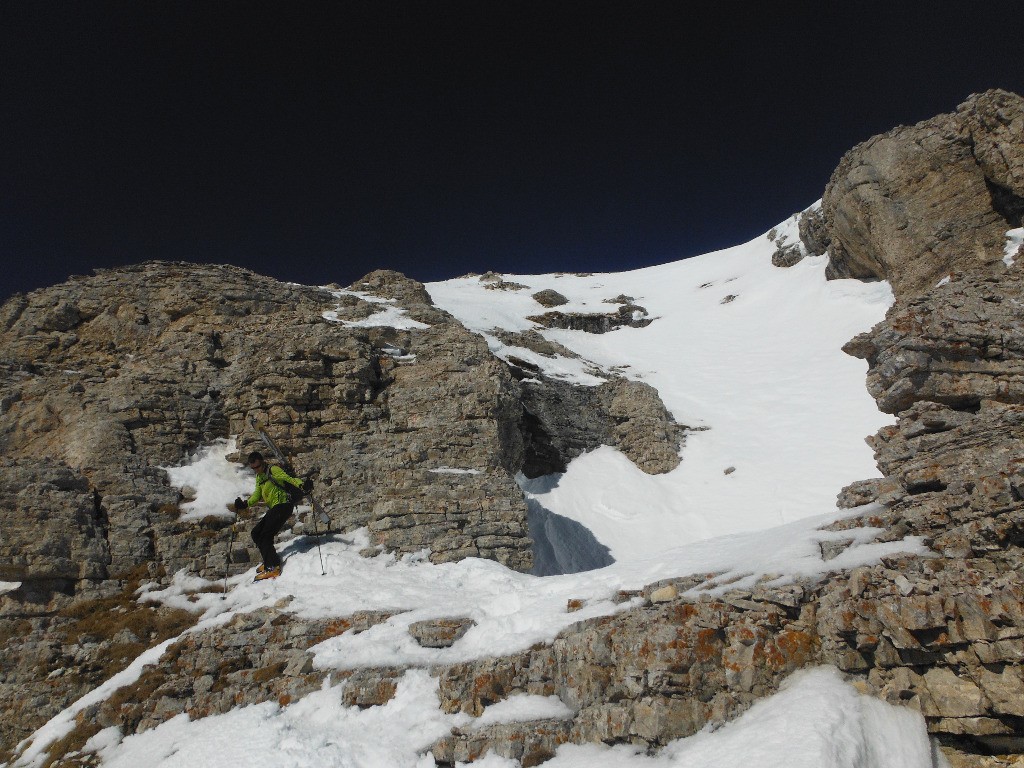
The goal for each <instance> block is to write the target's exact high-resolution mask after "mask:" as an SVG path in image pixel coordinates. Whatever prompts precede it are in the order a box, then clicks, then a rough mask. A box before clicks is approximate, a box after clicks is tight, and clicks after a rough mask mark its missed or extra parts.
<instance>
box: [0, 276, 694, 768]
mask: <svg viewBox="0 0 1024 768" xmlns="http://www.w3.org/2000/svg"><path fill="white" fill-rule="evenodd" d="M521 378H522V377H521V376H517V375H515V370H514V368H513V367H510V366H509V365H508V364H506V363H505V362H503V361H501V360H499V359H497V358H496V357H494V356H493V355H492V354H491V353H490V351H489V350H488V348H487V344H486V342H485V341H484V340H483V339H482V338H481V337H479V336H478V335H476V334H473V333H471V332H469V331H467V330H466V329H465V328H464V327H463V326H462V325H460V324H459V323H458V322H457V321H455V320H454V318H452V317H451V316H450V315H448V314H447V313H445V312H442V311H441V310H439V309H437V308H436V307H435V306H433V304H432V302H431V300H430V297H429V296H428V294H427V292H426V290H425V289H424V287H423V286H422V285H421V284H420V283H417V282H416V281H414V280H410V279H408V278H406V277H404V276H402V275H400V274H398V273H395V272H387V271H379V272H374V273H372V274H370V275H367V276H366V277H365V278H364V279H363V280H361V281H359V282H358V283H357V284H356V285H354V286H353V287H352V288H351V289H349V290H342V289H337V288H316V287H307V286H299V285H294V284H287V283H280V282H278V281H275V280H272V279H270V278H265V277H261V276H259V275H255V274H253V273H251V272H248V271H246V270H242V269H238V268H234V267H228V266H201V265H194V264H181V263H162V262H153V263H148V264H142V265H139V266H134V267H126V268H123V269H117V270H103V271H99V272H97V273H96V274H95V275H93V276H90V277H76V278H73V279H71V280H70V281H68V282H67V283H65V284H63V285H60V286H54V287H52V288H48V289H44V290H41V291H36V292H34V293H32V294H30V295H28V296H16V297H14V298H12V299H11V300H10V301H8V302H7V303H6V304H5V305H4V306H3V307H2V308H0V453H2V456H3V458H2V459H0V490H2V491H3V492H4V494H5V498H7V499H9V500H10V501H11V503H10V504H8V505H7V506H5V508H4V510H3V512H2V513H0V514H2V515H3V518H2V525H3V532H4V535H3V538H2V540H0V580H3V581H6V582H14V583H19V584H20V586H19V587H18V588H17V589H15V590H13V591H7V592H5V593H3V594H2V595H0V625H2V626H0V632H2V633H3V634H4V636H5V637H8V638H9V640H8V642H7V648H5V658H6V659H10V660H11V663H9V664H7V663H5V664H4V668H3V677H2V679H0V705H2V706H3V708H4V709H5V711H6V710H7V708H8V707H9V706H14V704H13V702H15V701H19V700H21V699H22V698H24V694H25V692H26V691H27V690H28V688H26V686H28V687H29V688H31V686H33V685H35V684H36V682H37V681H36V676H37V675H38V674H39V670H38V669H35V668H32V667H31V666H25V665H24V664H16V663H14V661H15V660H24V658H26V657H27V656H26V654H28V655H29V656H31V655H32V654H38V653H43V652H44V651H43V649H44V647H46V646H47V645H48V644H49V643H50V638H51V636H53V633H55V632H57V631H58V630H59V629H60V627H61V626H63V624H66V622H64V621H62V619H61V618H60V615H59V614H60V611H62V610H65V609H68V608H69V606H73V605H75V604H77V603H79V602H81V601H83V600H98V599H106V598H109V597H111V596H114V595H121V594H123V593H124V590H125V589H127V588H128V587H129V586H130V585H131V584H138V582H139V580H140V579H143V578H144V579H148V580H155V581H161V580H164V579H167V578H170V576H171V575H173V574H174V573H175V572H176V571H178V570H180V569H182V568H185V569H188V570H189V571H190V572H192V573H195V574H198V575H201V576H204V577H206V578H208V579H218V578H220V577H222V576H223V574H224V568H225V563H227V564H228V567H229V568H232V569H234V570H236V571H237V570H240V569H245V568H248V567H250V566H251V564H252V563H253V562H254V561H255V560H256V553H255V550H254V549H253V548H252V545H251V543H250V542H248V536H247V535H244V534H240V535H239V536H238V537H236V538H235V544H234V546H233V547H232V549H231V552H230V553H229V552H228V540H229V538H230V536H229V527H230V525H231V516H230V515H229V514H222V515H219V516H217V515H215V516H211V517H209V518H207V519H205V520H202V521H193V522H189V521H184V520H182V519H181V509H180V505H181V503H182V502H183V501H185V500H186V499H185V496H184V494H185V491H184V490H183V489H178V488H174V487H171V486H170V485H169V483H168V479H167V473H166V472H165V471H164V469H163V468H164V467H167V466H173V465H178V464H180V463H182V462H184V461H186V460H187V457H188V456H189V455H190V454H191V453H193V452H194V451H196V449H198V448H199V447H201V446H203V445H205V444H209V443H210V442H212V441H213V440H214V439H215V438H227V437H229V436H232V435H233V436H237V448H238V453H239V454H240V455H243V456H244V455H245V454H246V453H247V452H248V451H250V450H254V449H261V448H262V445H261V443H260V442H259V440H258V437H257V435H256V434H255V433H254V432H253V431H252V429H251V427H250V426H249V419H250V418H251V417H255V418H257V419H259V420H260V421H261V422H263V423H265V424H266V425H267V429H268V431H269V432H270V434H271V435H272V436H273V437H274V438H275V440H276V441H277V442H278V443H279V444H280V445H282V446H283V447H284V448H285V449H286V450H287V451H288V452H289V453H290V454H291V455H292V457H293V463H294V465H295V467H296V468H297V470H298V471H299V472H300V473H302V474H303V475H311V476H313V477H314V478H315V481H316V486H317V492H318V497H319V499H320V500H321V501H322V502H323V503H324V505H325V506H326V507H327V508H328V509H330V510H332V515H333V517H332V526H333V528H334V529H335V530H340V531H345V530H351V529H354V528H357V527H361V526H366V527H368V529H369V530H370V532H371V536H372V538H373V543H374V544H375V545H377V546H378V547H383V548H385V549H388V550H391V551H394V552H396V553H399V554H404V553H413V552H419V551H426V552H427V553H428V555H429V557H430V559H431V560H433V561H434V562H443V561H451V560H458V559H461V558H464V557H485V558H491V559H494V560H497V561H498V562H500V563H503V564H505V565H507V566H508V567H510V568H513V569H516V570H520V571H529V570H530V568H531V564H532V540H531V538H530V535H529V528H528V522H527V520H528V511H527V506H526V503H525V500H524V498H523V493H522V491H521V490H520V488H519V486H518V485H517V484H516V481H515V475H516V473H518V472H519V471H521V470H522V469H523V468H524V467H526V466H539V465H540V464H541V463H542V462H539V461H538V459H537V458H536V450H537V446H538V445H539V443H538V442H537V434H539V432H538V430H541V431H543V433H544V435H546V439H547V440H548V442H550V443H552V444H557V445H559V446H562V449H561V450H562V451H563V462H564V461H568V460H569V459H571V458H572V457H573V456H574V455H576V453H578V452H579V451H580V450H585V449H589V448H593V447H596V445H598V444H600V441H601V440H607V441H608V442H612V443H614V444H617V445H621V446H622V447H623V449H624V450H625V451H626V452H627V454H629V455H632V456H635V458H636V460H637V461H638V463H640V464H641V465H642V468H644V469H646V470H648V471H665V469H666V468H669V467H670V466H674V464H673V463H672V462H673V459H674V460H675V461H678V448H679V442H680V440H681V433H680V432H679V430H678V429H676V428H675V427H674V426H673V425H672V424H671V419H670V417H669V416H668V414H667V412H666V411H665V409H664V406H663V405H662V404H661V402H660V400H659V399H658V397H657V394H656V393H654V392H653V390H651V391H649V392H648V391H646V390H645V391H643V392H639V394H640V395H642V396H641V397H639V398H632V397H630V395H631V393H633V389H634V388H633V387H632V386H631V385H630V384H628V383H627V382H617V383H616V382H610V383H609V384H608V385H607V386H605V387H603V388H600V389H601V393H602V397H599V398H596V399H593V401H592V402H591V401H589V400H588V403H587V405H588V408H589V409H593V412H594V414H595V416H594V418H595V419H596V423H599V424H600V427H601V428H600V430H599V434H598V433H595V435H592V436H591V437H590V438H589V441H585V444H584V443H581V444H580V446H582V447H571V448H565V447H564V446H567V445H569V446H576V445H577V444H576V442H574V440H575V438H574V437H571V436H570V437H563V436H562V434H561V431H563V430H571V427H572V425H571V420H567V419H565V418H563V414H564V413H567V412H571V410H572V409H574V408H576V407H577V406H578V403H577V402H576V400H575V399H574V398H572V397H571V388H570V389H559V390H557V392H556V393H555V394H554V395H552V396H549V397H548V398H547V399H546V403H547V406H548V407H547V408H546V410H545V411H544V414H543V419H542V420H541V421H544V424H543V426H538V425H539V424H540V423H541V421H538V419H537V418H536V417H533V416H529V415H528V413H527V410H526V403H527V402H529V401H531V397H532V396H533V391H531V395H530V397H525V396H524V384H523V383H521V381H520V379H521ZM535 385H536V386H543V382H542V381H540V380H538V381H537V382H535ZM648 389H649V388H648ZM623 393H625V395H626V397H625V400H624V399H623V396H622V395H623ZM559 398H561V400H559ZM531 430H532V431H531ZM647 431H652V433H651V434H649V435H648V434H643V433H646V432H647ZM573 434H575V433H573ZM662 440H665V441H668V442H667V444H666V445H664V446H662V445H660V444H659V443H660V441H662ZM545 450H546V448H545ZM574 451H575V452H574ZM227 501H228V499H225V502H227ZM243 517H245V518H246V521H247V522H248V520H249V517H248V513H247V514H246V515H243ZM298 525H299V526H300V528H301V526H302V522H301V521H300V522H299V523H298ZM246 527H251V525H248V526H246ZM24 622H28V623H24ZM79 677H80V679H78V678H76V679H77V680H78V682H77V683H76V681H75V680H73V679H72V677H66V678H63V679H62V680H61V683H62V685H60V686H56V685H49V686H47V690H50V689H52V695H50V696H49V697H48V700H47V701H46V703H45V704H41V703H39V699H38V698H37V699H35V701H36V702H37V704H38V706H36V707H35V708H34V709H32V710H31V713H30V714H29V715H28V716H26V717H25V718H22V719H20V720H18V721H17V722H12V719H11V718H5V719H4V720H3V722H2V723H0V753H2V752H3V750H4V749H9V748H10V747H11V745H12V744H13V743H14V742H15V741H17V740H18V739H20V738H21V737H23V736H24V735H25V734H26V733H27V732H29V731H30V730H31V729H32V728H33V727H35V726H37V725H39V724H40V723H41V722H42V721H44V720H45V719H46V718H47V717H48V716H49V715H50V714H53V713H54V712H55V711H57V710H59V709H60V708H62V707H63V706H64V705H65V704H66V703H67V702H68V701H70V700H73V699H74V698H76V697H77V696H78V695H81V693H84V692H85V690H87V689H88V687H89V686H90V685H95V682H96V681H95V680H94V679H93V678H92V677H90V676H88V675H85V676H79ZM19 711H20V710H19Z"/></svg>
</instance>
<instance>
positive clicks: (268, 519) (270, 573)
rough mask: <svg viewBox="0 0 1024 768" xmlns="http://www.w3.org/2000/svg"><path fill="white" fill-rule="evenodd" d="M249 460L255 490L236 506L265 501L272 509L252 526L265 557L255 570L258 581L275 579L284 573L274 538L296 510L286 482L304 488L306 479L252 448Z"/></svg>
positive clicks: (235, 504)
mask: <svg viewBox="0 0 1024 768" xmlns="http://www.w3.org/2000/svg"><path fill="white" fill-rule="evenodd" d="M247 463H248V464H249V467H250V468H251V469H252V471H253V472H255V473H256V490H255V491H254V492H253V494H252V496H250V497H249V499H248V501H247V500H245V499H242V498H240V497H239V498H236V499H235V503H234V507H235V511H236V512H240V511H242V510H243V509H247V508H248V507H251V506H255V505H257V504H266V505H267V506H268V507H269V509H268V510H267V513H266V514H265V515H263V517H262V518H261V519H260V521H259V522H258V523H256V525H255V526H254V527H253V529H252V540H253V541H254V542H256V547H257V548H258V549H259V551H260V556H261V557H262V558H263V564H262V565H260V566H259V567H258V568H257V569H256V581H262V580H263V579H276V578H277V577H278V576H280V575H281V556H280V555H279V554H277V550H276V549H274V537H275V536H277V534H278V533H280V531H281V529H282V528H284V524H285V521H286V520H287V519H288V518H289V517H291V514H292V512H294V511H295V504H294V503H293V501H292V499H291V495H292V494H291V493H289V489H288V488H287V486H286V485H285V484H286V483H287V484H290V485H292V486H294V487H295V488H297V489H299V491H302V490H303V486H304V484H303V482H302V480H299V479H298V478H295V477H292V476H291V475H289V474H288V473H287V472H285V471H284V470H283V469H281V468H280V467H277V466H271V465H269V464H267V462H266V461H265V460H264V459H263V454H261V453H260V452H259V451H253V452H252V453H250V454H249V457H248V459H247Z"/></svg>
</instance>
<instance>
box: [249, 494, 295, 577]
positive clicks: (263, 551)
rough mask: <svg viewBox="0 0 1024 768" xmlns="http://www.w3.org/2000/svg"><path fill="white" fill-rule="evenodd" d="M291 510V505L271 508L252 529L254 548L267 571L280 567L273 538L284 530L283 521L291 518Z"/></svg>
mask: <svg viewBox="0 0 1024 768" xmlns="http://www.w3.org/2000/svg"><path fill="white" fill-rule="evenodd" d="M293 510H294V507H293V506H292V505H291V504H278V505H277V506H276V507H271V508H270V509H268V510H267V514H265V515H264V516H263V517H262V518H261V519H260V521H259V522H258V523H256V526H255V527H254V528H253V529H252V540H253V541H254V542H256V547H257V548H258V549H259V551H260V556H261V557H262V558H263V565H264V567H266V568H268V569H269V568H277V567H278V566H279V565H281V556H280V555H279V554H277V550H276V549H274V537H275V536H277V534H279V533H280V532H281V529H282V528H284V524H285V521H286V520H287V519H288V518H289V517H291V514H292V511H293Z"/></svg>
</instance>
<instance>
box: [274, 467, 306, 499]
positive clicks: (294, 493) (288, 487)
mask: <svg viewBox="0 0 1024 768" xmlns="http://www.w3.org/2000/svg"><path fill="white" fill-rule="evenodd" d="M281 469H282V471H284V473H285V474H286V475H288V476H289V477H295V475H294V474H293V473H292V468H291V467H289V466H283V467H281ZM267 477H268V478H270V482H272V483H273V484H274V485H276V486H277V487H278V488H280V489H281V490H282V491H284V492H285V493H287V494H288V501H289V502H290V503H291V504H292V505H293V506H298V505H299V503H300V502H301V501H302V497H303V496H305V495H306V492H305V491H303V490H302V488H299V487H297V486H294V485H292V484H291V483H284V484H283V485H282V484H281V483H279V482H277V478H275V477H274V473H273V472H272V471H271V470H270V469H269V468H268V469H267ZM296 479H298V478H296ZM303 485H305V483H303Z"/></svg>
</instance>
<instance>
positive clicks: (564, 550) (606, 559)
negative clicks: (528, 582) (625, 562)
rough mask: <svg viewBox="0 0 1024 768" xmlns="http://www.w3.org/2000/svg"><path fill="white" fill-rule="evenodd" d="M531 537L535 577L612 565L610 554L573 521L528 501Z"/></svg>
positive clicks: (582, 526)
mask: <svg viewBox="0 0 1024 768" xmlns="http://www.w3.org/2000/svg"><path fill="white" fill-rule="evenodd" d="M526 506H527V510H528V521H529V525H530V538H532V539H533V570H531V571H530V573H531V574H533V575H534V576H558V575H561V574H566V573H580V572H582V571H593V570H595V569H597V568H604V567H605V566H607V565H611V564H612V563H614V562H615V559H614V558H613V557H612V556H611V551H610V550H609V549H608V547H606V546H605V545H604V544H602V543H601V542H599V541H598V540H597V539H596V538H594V534H592V533H591V532H590V530H589V529H588V528H587V527H586V526H584V525H582V524H580V523H577V522H576V521H575V520H570V519H569V518H568V517H563V516H562V515H557V514H555V513H554V512H552V511H551V510H549V509H545V508H544V507H543V506H542V505H541V503H540V502H539V501H537V500H536V499H529V498H528V499H527V500H526Z"/></svg>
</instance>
